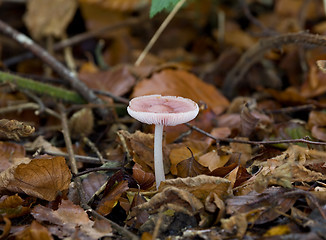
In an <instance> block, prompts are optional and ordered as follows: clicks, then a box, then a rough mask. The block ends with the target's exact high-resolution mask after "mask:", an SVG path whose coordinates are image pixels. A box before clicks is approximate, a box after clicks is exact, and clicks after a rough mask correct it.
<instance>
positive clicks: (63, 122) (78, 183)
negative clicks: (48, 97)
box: [58, 103, 86, 206]
mask: <svg viewBox="0 0 326 240" xmlns="http://www.w3.org/2000/svg"><path fill="white" fill-rule="evenodd" d="M58 107H59V111H60V116H61V125H62V133H63V137H64V140H65V144H66V148H67V151H68V155H69V165H70V169H71V172H72V174H73V175H76V174H78V168H77V162H76V159H75V154H74V150H73V147H72V143H71V138H70V134H69V129H68V119H67V115H66V112H65V108H64V106H63V104H61V103H59V106H58ZM75 183H76V189H77V192H78V195H79V200H80V202H81V205H82V206H85V204H86V199H85V193H84V189H83V186H82V183H81V179H80V178H79V177H76V178H75Z"/></svg>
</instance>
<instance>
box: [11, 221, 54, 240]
mask: <svg viewBox="0 0 326 240" xmlns="http://www.w3.org/2000/svg"><path fill="white" fill-rule="evenodd" d="M15 239H17V240H33V239H35V240H52V239H53V237H52V236H51V233H50V232H49V231H48V229H47V228H46V227H44V226H43V225H42V224H40V223H38V222H37V221H35V220H34V221H33V222H32V223H31V225H30V226H28V227H27V228H25V229H24V230H23V231H21V232H18V233H15Z"/></svg>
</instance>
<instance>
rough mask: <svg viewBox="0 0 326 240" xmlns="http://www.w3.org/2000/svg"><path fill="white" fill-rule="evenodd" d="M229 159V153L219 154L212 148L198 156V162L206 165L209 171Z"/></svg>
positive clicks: (222, 164)
mask: <svg viewBox="0 0 326 240" xmlns="http://www.w3.org/2000/svg"><path fill="white" fill-rule="evenodd" d="M229 159H230V155H224V156H223V155H222V156H220V155H219V154H218V152H217V151H215V150H213V151H210V152H208V153H205V154H204V155H202V156H200V157H199V159H198V162H199V163H200V164H201V165H203V166H204V167H208V169H209V171H211V172H212V171H214V170H215V169H217V168H220V167H223V166H224V165H225V164H226V163H227V162H228V161H229Z"/></svg>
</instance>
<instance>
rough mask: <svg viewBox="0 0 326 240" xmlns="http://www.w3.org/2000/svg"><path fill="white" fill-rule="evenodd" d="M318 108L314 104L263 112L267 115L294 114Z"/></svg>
mask: <svg viewBox="0 0 326 240" xmlns="http://www.w3.org/2000/svg"><path fill="white" fill-rule="evenodd" d="M316 108H317V107H316V106H315V105H313V104H307V105H301V106H295V107H286V108H280V109H271V110H263V112H264V113H267V114H277V113H285V114H286V113H293V112H300V111H310V110H313V109H316Z"/></svg>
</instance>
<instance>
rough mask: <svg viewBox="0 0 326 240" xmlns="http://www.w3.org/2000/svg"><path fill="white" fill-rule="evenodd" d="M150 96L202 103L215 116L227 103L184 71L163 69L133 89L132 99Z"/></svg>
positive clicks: (217, 92) (204, 84)
mask: <svg viewBox="0 0 326 240" xmlns="http://www.w3.org/2000/svg"><path fill="white" fill-rule="evenodd" d="M150 94H161V95H171V96H181V97H185V98H190V99H192V100H194V101H195V102H199V101H203V102H205V103H206V104H207V106H208V107H209V108H211V109H212V110H213V111H214V112H215V113H216V114H220V113H221V112H222V111H224V110H225V109H226V108H227V107H228V105H229V101H228V100H227V99H226V98H225V97H224V96H223V95H222V94H221V93H220V92H219V91H218V90H217V89H216V88H215V87H214V86H212V85H209V84H207V83H205V82H204V81H202V80H201V79H199V78H197V77H196V76H195V75H193V74H191V73H189V72H187V71H184V70H171V69H165V70H163V71H161V72H159V73H155V74H153V76H152V77H151V78H149V79H143V80H142V81H140V82H139V83H138V84H137V85H136V86H135V88H134V91H133V94H132V96H133V97H138V96H142V95H150Z"/></svg>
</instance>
